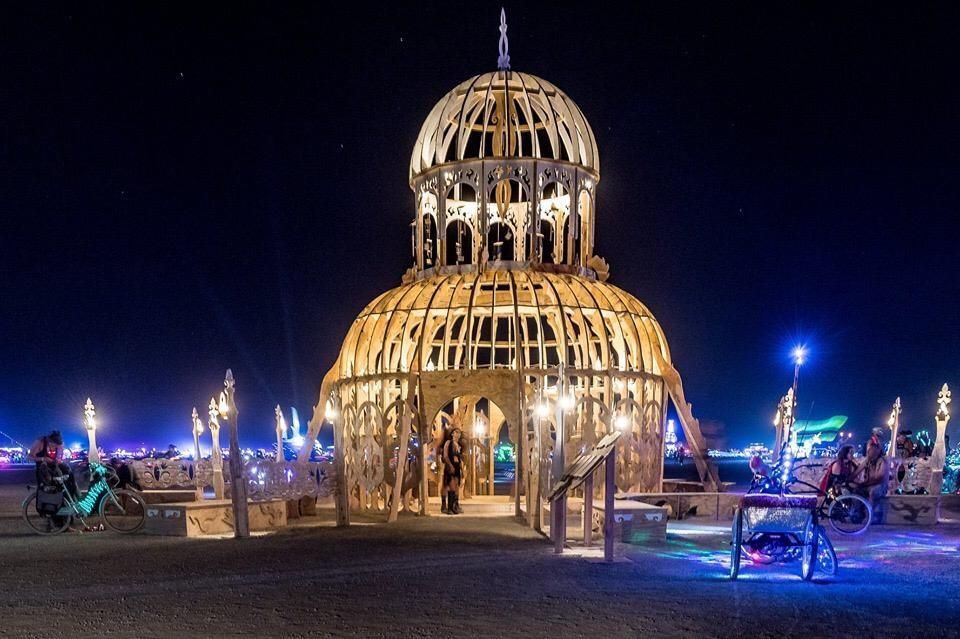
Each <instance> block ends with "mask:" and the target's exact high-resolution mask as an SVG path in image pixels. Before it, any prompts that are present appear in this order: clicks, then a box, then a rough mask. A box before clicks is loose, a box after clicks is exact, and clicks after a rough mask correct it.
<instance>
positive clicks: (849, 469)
mask: <svg viewBox="0 0 960 639" xmlns="http://www.w3.org/2000/svg"><path fill="white" fill-rule="evenodd" d="M856 471H857V464H856V462H854V461H853V446H850V445H849V444H847V445H845V446H841V447H840V450H839V451H837V458H836V459H835V460H833V461H832V462H830V465H829V466H827V470H826V472H825V473H824V474H823V479H821V480H820V490H821V491H823V492H824V493H829V492H831V491H833V492H838V491H839V490H840V488H842V487H844V486H845V485H846V484H848V483H850V480H851V478H852V477H853V474H854V473H855V472H856Z"/></svg>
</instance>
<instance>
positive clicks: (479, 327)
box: [335, 269, 670, 379]
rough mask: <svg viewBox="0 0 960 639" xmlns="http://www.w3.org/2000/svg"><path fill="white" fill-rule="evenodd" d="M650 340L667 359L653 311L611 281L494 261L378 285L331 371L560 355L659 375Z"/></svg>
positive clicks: (586, 367) (459, 365)
mask: <svg viewBox="0 0 960 639" xmlns="http://www.w3.org/2000/svg"><path fill="white" fill-rule="evenodd" d="M654 350H657V351H659V354H660V355H661V357H662V359H663V361H666V362H669V361H670V354H669V350H668V348H667V342H666V339H665V337H664V335H663V331H662V329H661V328H660V325H659V324H658V323H657V321H656V320H655V319H654V317H653V315H652V314H651V313H650V311H649V310H648V309H647V307H646V306H644V305H643V304H641V303H640V302H639V301H638V300H637V299H636V298H635V297H633V296H632V295H630V294H629V293H627V292H625V291H623V290H621V289H619V288H617V287H615V286H612V285H610V284H607V283H604V282H599V281H595V280H592V279H588V278H585V277H581V276H577V275H568V274H561V273H548V272H539V271H532V270H513V269H509V270H494V269H488V270H485V271H483V272H482V273H480V274H477V273H475V272H464V273H453V274H448V275H434V276H432V277H429V278H425V279H422V280H418V281H414V282H411V283H409V284H405V285H403V286H399V287H397V288H394V289H392V290H390V291H387V292H386V293H384V294H382V295H380V296H379V297H378V298H376V299H375V300H374V301H373V302H371V303H370V304H369V305H368V306H367V307H366V308H365V309H364V310H363V311H362V312H361V313H360V315H359V316H358V317H357V319H356V320H355V321H354V323H353V325H352V326H351V328H350V331H349V332H348V334H347V337H346V339H345V340H344V342H343V348H342V350H341V354H340V358H339V360H338V362H337V365H336V366H335V371H336V372H335V375H336V377H337V378H339V379H350V378H358V377H362V376H366V375H382V374H389V373H394V374H396V373H399V374H404V373H410V372H416V371H443V370H482V369H512V370H517V369H518V367H519V368H520V369H521V370H530V369H539V370H547V369H553V370H556V367H557V366H559V365H560V364H564V365H565V366H567V367H568V368H569V369H570V370H571V372H572V371H577V370H580V371H586V372H588V373H589V372H593V371H604V373H603V374H604V375H614V376H621V375H623V376H626V377H629V376H630V375H631V374H639V375H653V376H659V375H661V370H660V366H659V365H658V358H657V357H656V356H655V355H654V353H653V351H654ZM518 354H519V355H520V358H521V359H520V362H519V363H518V362H517V355H518Z"/></svg>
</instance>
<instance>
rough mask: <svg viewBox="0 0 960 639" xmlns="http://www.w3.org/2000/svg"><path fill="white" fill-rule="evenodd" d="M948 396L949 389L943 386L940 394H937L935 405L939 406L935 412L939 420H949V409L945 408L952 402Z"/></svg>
mask: <svg viewBox="0 0 960 639" xmlns="http://www.w3.org/2000/svg"><path fill="white" fill-rule="evenodd" d="M950 395H951V393H950V387H949V386H947V385H946V384H944V385H943V388H941V389H940V392H939V393H938V394H937V404H939V406H940V407H939V409H938V410H937V417H939V418H940V419H944V420H949V419H950V409H948V408H947V406H948V405H949V404H950V402H951V401H952V400H951V398H950Z"/></svg>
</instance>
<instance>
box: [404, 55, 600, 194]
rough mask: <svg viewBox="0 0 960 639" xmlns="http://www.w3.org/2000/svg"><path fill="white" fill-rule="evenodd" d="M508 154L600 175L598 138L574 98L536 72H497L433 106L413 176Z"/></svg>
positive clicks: (416, 151) (413, 161) (412, 165)
mask: <svg viewBox="0 0 960 639" xmlns="http://www.w3.org/2000/svg"><path fill="white" fill-rule="evenodd" d="M503 114H506V116H507V117H502V116H503ZM502 157H523V158H531V159H546V160H556V161H560V162H570V163H571V164H576V165H579V166H581V167H583V168H586V169H588V170H590V171H592V172H593V173H594V174H595V177H597V178H598V177H599V173H600V157H599V155H598V154H597V142H596V139H595V138H594V136H593V131H592V130H591V128H590V124H589V123H588V122H587V119H586V118H585V117H583V113H582V112H581V111H580V108H579V107H578V106H577V105H576V103H574V101H573V100H571V99H570V98H569V97H567V95H566V94H565V93H564V92H563V91H561V90H560V89H558V88H557V87H556V86H554V85H553V84H551V83H550V82H547V81H546V80H543V79H541V78H538V77H536V76H534V75H530V74H528V73H520V72H518V71H494V72H491V73H484V74H481V75H477V76H474V77H472V78H470V79H469V80H466V81H464V82H461V83H460V84H459V85H457V86H456V87H455V88H454V89H453V90H452V91H450V92H449V93H447V95H445V96H444V97H443V98H442V99H441V100H440V101H439V102H437V105H436V106H435V107H433V110H432V111H430V115H429V116H427V119H426V121H425V122H424V123H423V126H422V127H421V128H420V135H419V136H417V143H416V144H415V145H414V147H413V155H412V157H411V158H410V174H409V178H410V181H411V182H412V181H413V180H414V178H416V177H417V176H418V175H421V174H423V173H426V172H427V171H429V170H430V169H432V168H434V167H437V166H440V165H443V164H447V163H449V162H458V161H463V160H482V159H488V158H502Z"/></svg>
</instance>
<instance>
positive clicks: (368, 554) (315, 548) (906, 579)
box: [0, 510, 960, 639]
mask: <svg viewBox="0 0 960 639" xmlns="http://www.w3.org/2000/svg"><path fill="white" fill-rule="evenodd" d="M4 514H5V515H6V516H2V517H0V580H2V581H0V592H2V593H3V594H2V597H0V636H11V637H52V636H108V637H110V636H115V637H133V636H136V637H211V636H278V637H280V636H282V637H307V636H336V637H348V636H350V637H353V636H363V637H453V636H459V637H481V636H482V637H518V636H520V637H638V636H653V637H656V636H667V637H727V636H729V637H736V636H742V637H751V638H761V637H771V638H776V639H783V638H784V637H804V638H807V637H821V636H831V637H879V636H910V637H923V638H924V639H929V638H931V637H956V636H960V603H958V599H960V528H957V527H940V528H938V529H935V530H929V529H928V530H920V529H894V528H884V529H879V528H878V529H874V530H872V531H870V532H869V533H868V534H867V535H866V536H865V537H863V538H862V539H857V540H855V541H852V542H845V541H840V542H838V543H837V546H838V552H839V553H840V555H841V571H840V574H839V575H838V576H837V577H836V578H833V579H830V580H825V581H820V582H815V583H804V582H802V581H801V580H800V578H799V576H798V573H799V569H798V567H797V566H796V564H792V565H788V566H779V567H774V568H751V567H749V566H748V567H746V568H745V569H744V572H743V575H742V576H741V580H740V581H738V582H736V583H731V582H729V581H728V580H727V579H726V567H727V552H728V551H727V549H728V546H727V540H728V533H727V532H726V531H724V530H723V529H721V528H710V527H706V526H696V525H686V524H678V525H674V526H672V527H671V533H670V538H669V540H668V542H667V543H666V544H664V545H661V546H658V547H653V548H649V549H640V548H636V547H628V548H629V549H628V550H627V552H626V556H625V557H624V558H622V559H620V560H618V561H617V562H616V563H613V564H603V563H598V562H596V561H595V560H592V559H590V558H588V557H584V556H582V554H581V553H577V552H572V553H569V554H566V555H564V556H561V557H558V556H555V555H554V554H553V553H552V549H551V547H550V546H549V544H547V543H546V542H545V541H544V540H543V538H542V537H540V536H539V535H537V534H535V533H532V532H530V531H529V530H528V529H526V528H525V527H524V526H521V525H519V524H517V523H515V522H514V521H512V520H511V519H494V518H469V517H466V516H460V517H448V516H436V517H431V518H410V519H404V520H401V521H400V522H399V523H398V524H396V525H393V526H386V525H382V524H377V525H356V526H353V527H351V528H350V529H340V530H337V529H335V528H332V527H329V526H328V525H321V526H310V527H299V528H293V529H290V530H287V531H284V532H282V533H278V534H273V535H269V536H261V537H257V538H253V539H248V540H243V541H236V540H232V539H228V540H187V539H175V538H159V537H148V536H140V535H138V536H133V537H120V536H117V535H114V534H111V533H108V532H100V533H86V534H71V535H63V536H60V537H58V538H42V537H37V536H34V535H32V534H28V532H27V531H26V530H25V527H24V525H23V524H22V522H21V521H20V520H19V519H16V518H14V517H11V516H9V510H6V512H5V513H4Z"/></svg>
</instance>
